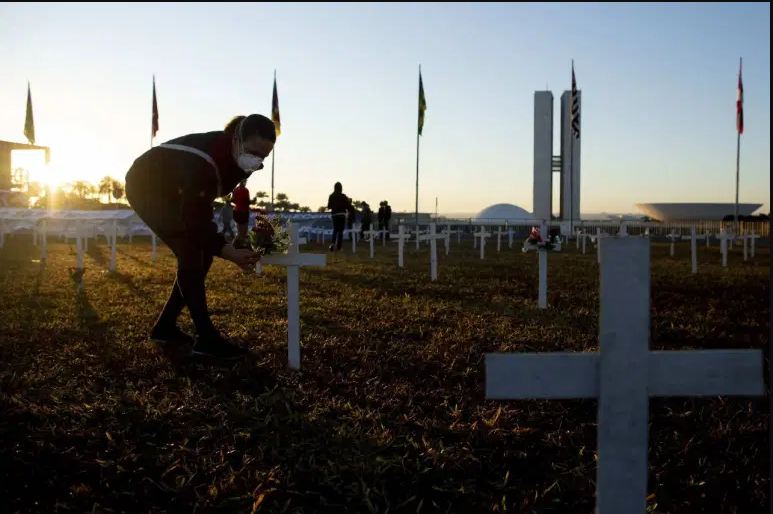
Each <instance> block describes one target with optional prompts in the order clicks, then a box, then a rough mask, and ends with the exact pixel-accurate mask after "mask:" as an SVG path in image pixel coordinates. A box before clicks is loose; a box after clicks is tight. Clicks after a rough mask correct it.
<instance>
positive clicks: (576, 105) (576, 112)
mask: <svg viewBox="0 0 773 514" xmlns="http://www.w3.org/2000/svg"><path fill="white" fill-rule="evenodd" d="M571 100H572V104H571V110H570V112H571V115H572V123H571V125H572V134H574V137H575V138H579V137H580V99H579V98H578V95H577V81H576V80H575V78H574V61H572V97H571Z"/></svg>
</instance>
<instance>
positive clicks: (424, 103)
mask: <svg viewBox="0 0 773 514" xmlns="http://www.w3.org/2000/svg"><path fill="white" fill-rule="evenodd" d="M426 110H427V100H426V99H425V98H424V83H423V82H422V81H421V70H419V135H421V131H422V129H423V128H424V111H426Z"/></svg>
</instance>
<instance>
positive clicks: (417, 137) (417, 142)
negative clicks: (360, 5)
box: [415, 64, 421, 238]
mask: <svg viewBox="0 0 773 514" xmlns="http://www.w3.org/2000/svg"><path fill="white" fill-rule="evenodd" d="M419 85H421V64H419ZM419 96H421V91H419ZM420 116H421V98H419V117H420ZM415 216H416V219H415V221H416V237H417V238H418V237H419V127H418V123H417V126H416V213H415Z"/></svg>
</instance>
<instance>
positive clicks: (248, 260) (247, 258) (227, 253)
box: [220, 244, 260, 269]
mask: <svg viewBox="0 0 773 514" xmlns="http://www.w3.org/2000/svg"><path fill="white" fill-rule="evenodd" d="M220 257H222V258H223V259H225V260H228V261H231V262H233V263H234V264H236V265H237V266H239V267H240V268H242V269H246V268H248V267H250V266H255V264H256V263H258V262H259V261H260V254H259V253H257V252H253V251H252V250H250V249H248V248H239V249H236V248H234V245H233V244H227V245H225V246H224V247H223V249H222V250H221V251H220Z"/></svg>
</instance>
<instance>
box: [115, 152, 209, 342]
mask: <svg viewBox="0 0 773 514" xmlns="http://www.w3.org/2000/svg"><path fill="white" fill-rule="evenodd" d="M182 180H184V178H183V179H182ZM176 182H177V181H175V180H174V177H173V176H171V174H167V175H164V174H161V173H159V170H157V169H154V168H153V167H152V166H150V165H148V166H142V165H141V163H135V165H134V166H133V167H132V169H131V170H129V173H127V175H126V198H127V200H129V203H130V204H131V206H132V208H133V209H134V211H135V212H136V213H137V215H138V216H139V217H140V218H142V221H144V222H145V224H146V225H147V226H148V227H149V228H150V229H151V230H152V231H153V232H154V233H155V234H156V235H157V236H158V237H159V238H160V239H161V240H162V241H163V242H164V243H165V244H166V245H167V246H168V247H169V248H170V249H171V250H172V252H173V253H174V255H175V257H177V275H176V277H175V280H174V283H173V284H172V288H171V291H170V292H169V298H168V299H167V301H166V304H165V305H164V308H163V310H162V311H161V314H160V315H159V317H158V320H157V321H156V328H158V329H161V330H163V329H171V328H173V327H174V326H175V324H176V322H177V318H178V317H179V316H180V313H181V312H182V309H183V307H185V306H187V307H188V310H189V311H190V315H191V319H192V320H193V324H194V326H195V327H196V332H197V333H198V334H199V335H200V336H207V335H213V334H215V333H216V330H215V327H214V326H213V325H212V320H211V319H210V317H209V311H208V309H207V297H206V289H205V287H204V280H205V279H206V276H207V273H208V272H209V268H210V266H211V265H212V260H213V257H214V256H213V255H212V254H211V251H209V250H207V249H206V245H205V244H204V242H203V241H202V238H201V237H200V235H201V233H202V227H201V226H197V225H196V224H194V223H192V222H191V220H193V219H199V220H200V219H202V218H201V217H200V216H191V215H190V214H191V213H192V212H191V209H201V206H200V205H196V202H197V199H196V198H195V195H191V194H190V193H189V191H190V188H188V187H186V186H185V185H179V186H178V185H177V183H176Z"/></svg>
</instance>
